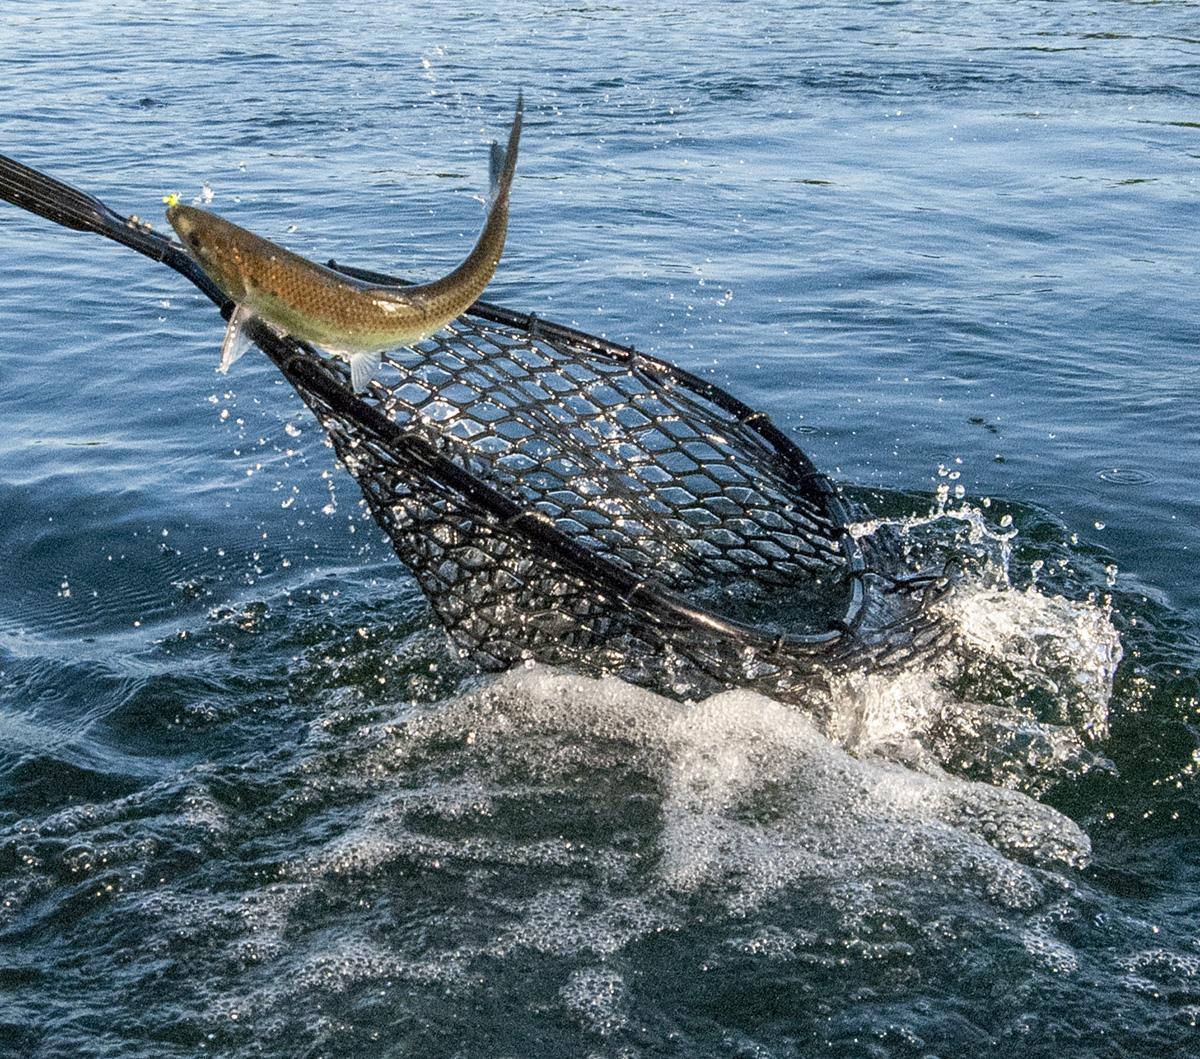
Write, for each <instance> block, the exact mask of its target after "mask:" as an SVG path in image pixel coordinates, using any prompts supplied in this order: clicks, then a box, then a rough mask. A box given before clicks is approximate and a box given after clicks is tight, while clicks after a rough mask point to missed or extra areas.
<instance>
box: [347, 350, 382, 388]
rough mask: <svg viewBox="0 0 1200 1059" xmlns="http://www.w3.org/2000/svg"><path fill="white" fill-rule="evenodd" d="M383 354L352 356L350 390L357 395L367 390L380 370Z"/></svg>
mask: <svg viewBox="0 0 1200 1059" xmlns="http://www.w3.org/2000/svg"><path fill="white" fill-rule="evenodd" d="M382 360H383V354H382V353H352V354H351V355H350V389H352V390H353V391H354V392H355V393H358V391H359V390H362V389H365V388H366V385H367V383H369V382H370V381H371V378H372V377H373V376H374V374H375V373H376V372H377V371H378V370H379V364H380V362H381V361H382Z"/></svg>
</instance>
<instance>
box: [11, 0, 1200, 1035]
mask: <svg viewBox="0 0 1200 1059" xmlns="http://www.w3.org/2000/svg"><path fill="white" fill-rule="evenodd" d="M137 6H138V5H134V7H135V8H136V7H137ZM10 7H11V8H12V9H11V10H9V9H6V10H5V12H4V13H3V15H2V16H0V144H2V146H0V150H3V151H5V152H6V153H10V154H13V155H15V156H16V157H18V158H21V159H23V160H26V161H29V162H31V163H32V164H35V165H39V166H41V167H43V168H45V169H47V170H49V171H50V172H52V173H56V174H58V175H61V176H63V177H64V178H66V179H68V180H71V181H73V182H75V183H77V184H78V185H79V186H81V187H84V188H85V189H87V190H89V191H92V192H94V193H96V194H98V195H100V196H101V197H102V198H104V199H105V200H106V201H108V202H110V203H111V204H113V205H114V206H115V207H117V208H118V209H120V210H123V211H128V212H137V213H139V214H142V215H143V216H146V217H150V218H157V217H158V216H159V210H160V209H161V207H160V205H159V202H160V199H161V197H162V195H163V194H165V193H166V192H169V191H176V192H179V193H180V194H181V196H183V198H184V201H189V200H190V199H191V198H192V197H194V196H200V195H201V194H202V188H203V185H204V184H205V183H207V185H208V186H209V187H210V188H211V189H212V192H213V207H214V208H217V209H220V210H221V211H223V212H225V213H227V214H228V215H229V216H231V217H232V218H234V219H236V220H240V221H243V222H245V223H247V224H248V225H250V226H251V227H253V228H255V229H257V230H260V231H262V232H264V233H265V234H268V235H273V236H276V237H281V238H286V240H287V241H288V242H289V244H290V245H291V246H293V247H294V248H295V249H297V250H299V251H301V252H303V253H306V254H308V255H310V256H313V257H328V256H331V255H333V256H337V257H338V258H340V259H344V260H347V261H350V260H353V261H354V262H355V263H360V264H363V265H366V266H374V267H379V268H384V269H389V270H392V271H396V272H399V273H401V274H405V275H410V276H413V277H414V278H421V277H423V276H432V275H434V274H437V273H439V272H441V271H444V270H445V268H446V267H447V266H448V265H450V264H452V263H454V262H455V261H456V260H457V259H458V258H459V257H460V256H461V255H462V254H463V253H464V252H465V249H466V247H467V246H468V245H469V243H470V240H471V238H472V235H473V233H474V231H475V230H476V228H477V225H478V223H479V220H480V215H481V209H480V206H479V203H478V202H477V201H476V197H477V196H478V195H479V194H481V192H482V189H483V183H484V179H485V146H486V144H487V142H488V141H490V140H491V139H492V138H493V137H495V136H497V135H499V134H501V133H502V132H503V130H504V128H505V126H506V123H507V120H508V116H509V114H510V108H511V106H512V102H513V99H514V97H515V95H516V91H517V89H518V87H523V88H524V91H525V95H526V101H527V131H526V136H525V139H524V142H523V144H522V160H521V166H520V170H519V173H518V186H517V190H516V193H515V199H514V212H513V222H512V227H511V232H510V242H509V248H508V251H507V254H506V257H505V262H504V265H503V267H502V269H501V272H500V275H499V276H498V278H497V280H496V283H495V285H494V288H493V290H492V291H491V293H490V296H491V297H492V298H493V300H496V301H499V302H501V303H504V304H511V305H513V306H514V307H516V308H523V309H528V310H534V311H537V312H539V313H542V314H544V315H546V316H548V317H553V318H558V319H562V320H564V321H565V322H569V323H575V324H577V325H578V326H581V327H583V328H585V329H587V330H591V331H596V332H601V333H606V334H608V335H609V336H611V337H613V338H617V339H620V340H623V341H631V342H633V343H635V344H637V345H638V346H639V347H641V348H644V349H646V350H647V351H650V352H655V353H659V354H661V355H664V356H666V357H668V358H670V359H673V360H676V361H678V362H680V363H682V364H683V365H684V366H686V367H689V368H691V369H693V370H697V371H700V372H703V373H711V375H712V376H713V377H714V378H715V379H716V380H717V381H718V382H720V383H721V384H723V385H726V386H727V387H728V388H729V389H731V390H732V391H733V392H735V393H736V394H737V395H738V396H740V397H742V398H744V399H746V400H747V401H749V402H750V403H751V404H755V405H757V406H759V407H762V408H764V409H765V410H767V411H768V412H770V413H771V414H772V416H773V417H774V418H775V419H776V421H777V422H779V423H780V424H781V425H783V426H784V427H785V428H787V429H789V430H794V431H795V432H796V434H797V439H798V440H799V441H800V443H801V444H802V445H803V446H804V447H805V449H806V450H807V451H808V452H810V454H811V455H812V456H813V457H814V459H815V460H816V461H817V463H818V465H819V466H821V467H823V468H824V469H826V470H829V471H831V472H833V473H834V474H835V475H836V477H838V478H839V479H840V480H842V481H843V482H845V483H846V484H847V486H848V487H849V488H850V489H851V490H852V491H853V492H854V494H855V495H856V496H857V497H858V498H859V499H860V500H861V501H862V502H863V503H864V504H865V506H866V508H867V509H868V513H867V514H866V515H865V516H864V519H865V520H866V521H865V523H864V525H863V527H861V528H862V530H863V532H868V531H869V530H870V528H871V526H870V524H869V521H870V520H878V519H888V520H900V521H904V522H905V525H906V526H907V529H906V531H905V532H906V534H907V536H908V539H909V541H910V544H912V546H913V547H916V548H921V549H926V550H930V551H939V550H941V551H945V550H947V549H950V550H955V551H958V552H964V553H965V552H970V553H972V554H974V555H975V556H976V557H977V558H976V560H975V561H974V564H973V565H974V566H975V568H976V569H977V573H976V574H975V575H974V576H973V577H972V579H971V580H970V582H969V583H968V584H967V585H965V586H964V587H963V589H962V590H961V591H960V592H959V593H958V594H957V595H956V596H955V597H954V599H953V600H952V601H951V606H952V607H953V608H954V614H953V620H954V621H955V622H956V623H957V626H958V628H959V629H960V630H961V631H962V634H963V640H964V643H965V644H966V647H965V648H964V649H963V650H962V651H961V652H960V653H959V654H958V655H956V656H955V657H954V658H945V659H941V660H937V661H935V662H934V663H931V664H924V665H921V666H913V667H910V669H909V670H906V671H904V672H901V673H897V674H893V675H889V676H887V677H884V676H880V675H878V674H863V675H860V676H856V677H854V678H852V679H849V680H847V681H846V683H845V686H844V687H840V688H838V689H836V690H835V693H834V695H833V696H832V697H831V698H830V700H829V701H824V702H816V701H814V702H813V703H812V709H811V710H807V711H806V710H801V709H796V708H786V707H784V706H782V705H780V704H778V703H775V702H772V701H770V700H769V699H764V698H761V697H759V696H756V695H753V694H751V693H749V692H746V691H737V690H734V691H731V692H729V693H727V694H724V695H721V696H718V697H716V698H714V699H711V700H708V701H706V702H702V703H695V704H679V703H674V702H672V701H670V700H668V699H664V698H661V697H658V696H655V695H653V694H651V693H650V692H648V691H643V690H638V689H634V688H631V687H628V686H625V685H622V684H620V683H618V682H616V681H603V682H596V681H589V680H585V679H583V678H579V677H576V676H573V675H571V674H569V673H563V672H555V671H552V670H545V669H536V668H535V669H532V670H529V671H522V672H519V673H516V674H512V675H509V676H507V677H505V678H503V679H500V680H498V681H495V680H484V679H482V678H480V677H478V676H476V675H475V674H473V673H471V672H469V671H467V670H465V669H463V668H461V667H460V666H459V665H457V664H456V663H455V662H454V661H453V660H452V659H451V658H450V657H449V653H448V652H447V651H446V649H445V645H444V644H443V642H442V639H441V637H440V636H439V634H438V633H437V632H436V630H433V629H431V628H430V623H429V617H428V612H427V611H426V609H425V607H424V604H423V602H422V600H421V599H420V597H419V595H418V594H417V593H416V591H415V589H414V588H413V586H412V583H411V581H410V580H409V579H408V577H407V576H406V575H405V573H404V572H403V571H402V570H401V569H399V568H398V566H397V564H396V563H395V562H394V561H393V560H392V558H391V556H390V552H389V550H388V548H387V546H386V544H385V543H384V542H382V541H381V539H380V537H379V534H378V533H377V532H376V531H375V530H374V529H373V527H372V525H371V524H370V523H369V522H367V521H364V519H363V516H362V512H361V510H360V508H359V507H358V504H357V497H356V495H355V489H354V486H353V484H352V483H351V482H350V480H349V479H348V478H347V477H346V476H345V475H344V474H343V473H342V472H340V471H339V470H338V469H337V468H336V467H334V466H333V464H332V460H331V455H330V453H329V451H328V449H326V448H325V447H324V446H323V445H322V444H321V439H320V433H319V431H318V430H317V429H316V428H315V426H314V424H312V423H311V422H310V421H309V420H308V419H307V418H306V414H305V413H304V411H303V410H302V408H301V407H300V406H299V404H298V401H297V400H296V398H295V397H294V396H292V394H291V392H290V391H289V390H288V389H287V387H285V386H284V385H282V384H281V383H280V381H279V380H278V379H277V378H276V377H275V376H274V375H273V369H272V368H271V367H270V366H269V365H268V364H267V363H266V362H265V360H264V359H263V358H261V357H257V356H253V355H251V356H248V357H246V358H245V359H244V360H243V361H241V362H240V363H239V364H238V365H237V366H236V368H235V370H234V371H233V372H232V373H231V374H230V376H228V377H227V378H218V377H217V376H214V375H213V373H212V369H213V367H214V366H215V363H216V358H217V350H218V348H219V344H220V334H221V332H220V324H219V322H218V320H217V317H216V315H215V314H214V313H213V312H212V310H211V308H210V307H208V306H207V305H206V304H202V302H201V301H200V299H199V297H198V296H197V295H195V294H194V293H193V292H192V291H190V290H189V289H188V288H187V287H186V286H185V285H184V284H183V283H182V281H180V280H178V279H177V278H176V277H174V276H173V275H172V274H170V273H169V272H167V271H166V270H163V269H160V268H157V267H156V266H154V265H153V264H151V263H150V262H147V261H145V260H144V259H142V258H139V257H137V256H136V255H133V254H131V253H129V252H127V251H124V250H121V249H119V248H116V247H111V246H109V245H107V244H104V243H102V242H101V241H100V240H98V239H94V238H88V237H82V236H77V235H73V234H71V233H67V232H63V231H59V230H56V229H54V228H53V227H52V226H50V225H49V224H47V223H44V222H42V221H40V220H38V219H36V218H32V217H28V216H26V215H24V214H22V213H20V212H19V211H16V210H14V209H10V208H7V207H5V208H3V210H2V211H0V394H2V397H0V409H2V414H3V417H4V424H5V426H4V430H3V432H2V434H0V510H3V512H4V516H3V518H0V542H2V544H3V547H2V548H0V894H2V895H3V896H2V898H0V939H2V943H3V944H2V948H0V983H2V989H0V1027H2V1029H0V1051H3V1052H4V1054H12V1055H20V1056H39V1057H41V1056H46V1057H49V1056H91V1055H94V1056H155V1057H161V1056H173V1055H179V1056H192V1055H196V1054H201V1053H204V1054H213V1055H222V1056H235V1055H236V1056H240V1055H281V1054H288V1055H305V1056H325V1055H328V1056H349V1055H371V1056H375V1055H395V1056H401V1055H421V1056H436V1055H445V1056H489V1057H491V1056H528V1055H546V1056H557V1055H581V1056H582V1055H595V1056H637V1055H681V1056H684V1055H686V1056H708V1055H711V1056H718V1055H719V1056H726V1055H737V1056H745V1057H750V1056H754V1057H784V1056H808V1055H816V1054H821V1055H831V1056H864V1057H876V1056H898V1057H899V1056H914V1057H915V1056H929V1055H937V1056H959V1055H971V1054H1001V1055H1022V1056H1039V1055H1054V1056H1137V1055H1145V1056H1164V1055H1189V1054H1195V1051H1196V1048H1197V1046H1198V1040H1197V1038H1198V1036H1200V1035H1198V1034H1197V1029H1196V1025H1197V1022H1198V1021H1200V908H1198V906H1197V902H1196V896H1195V895H1196V893H1197V884H1198V883H1200V877H1198V871H1197V865H1198V864H1200V848H1198V846H1197V841H1196V828H1197V821H1198V818H1200V812H1198V810H1197V806H1198V804H1200V803H1198V801H1197V793H1198V792H1197V785H1196V777H1195V770H1196V757H1195V753H1194V752H1195V750H1196V732H1197V729H1196V724H1197V721H1198V718H1197V703H1198V702H1200V687H1198V682H1197V661H1198V658H1200V650H1198V648H1200V643H1198V638H1197V634H1196V627H1197V624H1196V623H1197V617H1198V614H1200V578H1197V577H1196V576H1195V573H1194V566H1195V564H1194V562H1193V558H1192V556H1193V554H1194V553H1195V551H1196V549H1197V547H1198V545H1200V535H1198V532H1197V529H1196V526H1197V522H1198V520H1197V506H1198V505H1197V500H1196V490H1195V488H1194V481H1195V468H1196V467H1197V465H1198V464H1200V459H1198V457H1200V452H1198V449H1200V441H1198V440H1197V439H1198V438H1200V417H1198V413H1197V402H1196V400H1195V397H1196V392H1195V391H1196V385H1197V378H1198V369H1197V366H1196V340H1197V337H1198V335H1197V328H1196V322H1195V321H1196V314H1195V304H1196V293H1195V292H1196V289H1197V283H1196V281H1197V271H1198V269H1197V258H1196V254H1195V246H1194V244H1195V240H1194V238H1193V233H1194V232H1195V231H1196V230H1197V220H1198V213H1200V196H1198V194H1197V183H1196V175H1195V174H1196V159H1197V157H1200V130H1198V129H1197V127H1196V109H1195V108H1196V102H1197V97H1198V96H1200V78H1198V77H1197V69H1198V67H1197V58H1198V55H1200V7H1198V6H1197V5H1193V4H1185V3H1171V4H1153V5H1150V4H1140V3H1116V2H1104V3H1100V2H1092V3H1088V2H1084V0H1068V2H1063V3H1055V4H1051V3H1006V4H1000V3H976V4H969V5H968V4H961V5H945V4H937V3H928V4H920V3H880V4H872V5H867V4H859V3H848V4H821V5H816V6H809V5H799V4H792V5H783V4H780V5H774V6H763V5H752V4H728V5H721V6H720V7H716V6H714V7H712V8H710V9H704V8H700V9H697V8H696V7H694V6H676V5H671V4H665V3H663V4H649V5H646V4H641V5H625V6H623V5H590V4H582V3H581V4H576V5H558V4H537V3H528V2H524V0H518V2H517V3H514V4H509V5H505V7H504V10H503V11H502V12H501V13H498V14H493V13H489V12H487V11H485V10H482V9H474V8H470V9H468V8H463V7H461V6H459V5H454V6H450V5H447V6H446V7H445V9H441V8H440V7H435V8H434V9H432V10H431V9H430V8H429V7H428V6H426V5H400V4H396V5H375V6H374V7H370V8H364V7H362V5H355V4H346V3H338V2H336V0H334V2H326V3H322V4H315V3H308V2H297V3H290V4H281V5H264V4H256V3H239V4H218V5H190V4H182V3H170V2H165V3H159V4H156V5H153V7H152V9H151V8H147V9H146V13H145V14H136V15H131V14H129V13H128V11H129V7H130V5H121V4H108V3H102V2H99V0H79V2H71V3H66V2H64V3H49V2H46V3H39V4H29V5H19V6H17V5H10ZM939 491H940V492H939ZM960 493H961V496H960V495H959V494H960ZM939 505H941V506H942V508H943V509H948V510H949V511H950V512H951V513H952V515H953V517H943V518H935V519H932V520H931V519H930V518H928V517H927V516H928V515H929V512H930V511H931V510H932V509H936V508H938V506H939ZM905 520H907V521H905ZM813 718H820V719H821V725H820V726H818V725H817V724H816V723H815V721H814V720H813Z"/></svg>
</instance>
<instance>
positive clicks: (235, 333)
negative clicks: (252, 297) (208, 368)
mask: <svg viewBox="0 0 1200 1059" xmlns="http://www.w3.org/2000/svg"><path fill="white" fill-rule="evenodd" d="M253 316H254V313H252V312H251V311H250V310H249V309H247V308H246V306H244V305H237V306H235V307H234V310H233V312H232V313H231V314H230V317H229V323H228V324H227V325H226V327H225V341H224V342H222V343H221V363H220V364H219V365H217V371H219V372H220V373H221V374H222V375H224V374H225V373H226V372H227V371H228V370H229V366H230V365H231V364H234V363H236V362H237V361H238V360H239V359H240V358H241V356H242V354H243V353H245V352H246V350H248V349H249V348H250V346H251V345H252V343H253V340H252V339H251V338H250V336H249V335H248V334H246V324H247V323H249V321H250V320H251V319H252V318H253Z"/></svg>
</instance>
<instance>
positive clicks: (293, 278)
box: [167, 95, 524, 392]
mask: <svg viewBox="0 0 1200 1059" xmlns="http://www.w3.org/2000/svg"><path fill="white" fill-rule="evenodd" d="M523 113H524V103H523V100H522V98H521V96H520V95H518V96H517V107H516V114H515V116H514V117H513V122H512V128H511V130H510V132H509V135H508V143H507V146H506V147H504V148H501V147H500V145H499V144H497V143H495V142H493V143H492V146H491V154H490V190H489V194H488V200H487V218H486V220H485V222H484V225H483V230H482V231H481V232H480V234H479V238H478V240H477V241H476V243H475V246H474V248H473V249H472V250H471V252H470V254H468V255H467V257H466V259H465V260H464V261H463V262H462V264H460V265H459V266H458V267H457V268H456V269H454V270H453V271H452V272H449V273H447V274H446V275H445V276H442V277H441V278H440V279H436V280H433V281H432V282H430V283H419V284H413V285H411V286H394V285H387V284H379V283H369V282H366V281H364V280H360V279H356V278H353V277H351V276H347V275H345V274H343V273H341V272H336V271H334V270H333V269H330V268H326V267H325V266H324V265H318V264H316V262H313V261H309V260H308V259H307V258H304V257H301V256H300V255H299V254H294V253H292V252H291V251H290V250H287V249H285V248H284V247H282V246H280V245H278V244H277V243H273V242H271V241H270V240H268V239H264V238H263V237H262V236H259V235H255V234H254V233H253V232H251V231H248V230H247V229H245V228H242V227H240V226H239V225H236V224H234V223H233V222H232V221H228V220H226V219H225V218H224V217H221V216H219V215H218V214H216V213H213V212H211V211H209V210H204V209H200V208H199V207H196V206H185V205H182V204H180V203H179V202H177V201H170V200H168V201H169V205H168V207H167V220H168V221H169V222H170V224H171V227H172V228H174V229H175V232H176V234H177V235H178V236H179V239H180V241H181V242H182V243H183V245H184V247H185V248H186V250H187V252H188V254H189V255H190V256H191V257H192V259H193V260H194V261H195V262H196V264H197V265H199V266H200V268H201V269H203V271H204V273H205V274H206V275H207V276H208V277H209V279H211V280H212V281H213V283H215V284H216V285H217V287H219V288H220V290H221V291H222V293H224V294H225V296H226V297H228V298H229V300H230V301H231V302H233V304H234V309H233V312H232V314H231V315H230V317H229V323H228V326H227V327H226V329H225V340H224V342H223V343H222V345H221V362H220V366H219V367H218V368H217V370H218V371H219V372H221V373H224V372H227V371H228V370H229V368H230V366H231V365H232V364H234V362H236V361H237V360H238V359H239V358H240V357H241V356H242V354H243V353H245V352H246V350H247V349H248V348H249V347H250V345H251V339H250V337H249V335H248V334H247V325H248V324H249V323H250V321H251V320H253V319H255V318H257V319H258V320H260V321H262V322H263V323H265V324H267V325H268V326H270V327H272V328H274V329H275V330H276V331H277V332H279V333H280V334H286V335H291V336H292V337H294V338H299V339H303V340H304V341H306V342H309V343H311V344H312V345H314V346H317V347H319V348H321V349H324V350H325V351H326V352H328V353H331V354H333V355H335V356H338V357H341V358H343V359H345V360H347V361H349V362H350V386H351V389H352V390H354V391H355V392H358V391H360V390H362V389H364V388H365V387H366V386H367V385H368V384H369V383H370V381H371V378H372V377H373V376H374V375H375V373H376V372H377V371H378V369H379V365H380V363H381V361H382V355H383V353H384V352H386V351H387V350H392V349H399V348H401V347H404V346H411V345H414V344H416V343H417V342H420V341H421V340H422V339H423V338H427V337H429V336H430V335H432V334H433V333H434V332H436V331H439V330H440V329H441V328H443V327H445V326H446V325H447V324H448V323H450V322H451V321H452V320H454V319H456V318H457V317H459V316H461V315H462V313H463V312H465V311H466V309H467V308H469V307H470V306H471V305H472V304H473V303H474V302H475V301H476V300H477V299H478V298H479V296H480V295H481V294H482V293H483V291H484V288H485V287H487V285H488V284H489V283H490V282H491V280H492V277H493V276H494V275H495V272H496V267H497V265H498V264H499V263H500V257H501V254H502V253H503V252H504V243H505V238H506V236H507V232H508V204H509V192H510V189H511V187H512V181H513V175H514V173H515V172H516V165H517V147H518V144H519V142H520V139H521V122H522V116H523Z"/></svg>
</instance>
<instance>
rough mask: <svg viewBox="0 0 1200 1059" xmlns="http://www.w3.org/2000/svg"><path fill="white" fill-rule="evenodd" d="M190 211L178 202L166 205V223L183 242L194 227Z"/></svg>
mask: <svg viewBox="0 0 1200 1059" xmlns="http://www.w3.org/2000/svg"><path fill="white" fill-rule="evenodd" d="M191 212H192V211H191V210H190V209H189V208H188V207H187V206H181V205H179V204H178V203H174V204H172V205H170V206H168V207H167V223H168V224H170V225H171V227H172V228H174V229H175V234H176V235H178V236H179V238H180V239H182V240H183V241H184V242H185V243H186V242H187V241H188V236H189V235H191V234H192V232H193V231H194V230H195V227H196V225H195V221H194V220H193V218H192V217H191V216H190V214H191Z"/></svg>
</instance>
